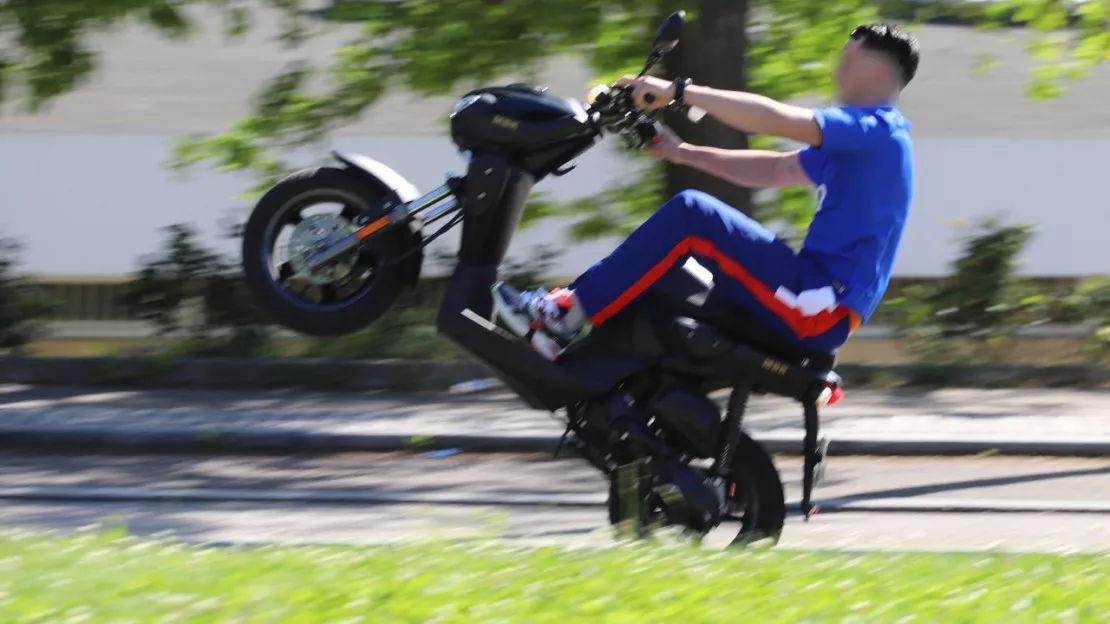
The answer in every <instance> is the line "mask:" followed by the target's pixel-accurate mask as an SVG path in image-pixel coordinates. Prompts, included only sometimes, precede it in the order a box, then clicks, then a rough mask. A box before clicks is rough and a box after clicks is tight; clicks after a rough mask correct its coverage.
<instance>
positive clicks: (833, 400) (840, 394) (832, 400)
mask: <svg viewBox="0 0 1110 624" xmlns="http://www.w3.org/2000/svg"><path fill="white" fill-rule="evenodd" d="M843 398H844V391H843V390H841V389H840V388H833V391H832V396H830V397H829V402H828V403H826V404H825V405H836V404H837V403H839V402H840V399H843Z"/></svg>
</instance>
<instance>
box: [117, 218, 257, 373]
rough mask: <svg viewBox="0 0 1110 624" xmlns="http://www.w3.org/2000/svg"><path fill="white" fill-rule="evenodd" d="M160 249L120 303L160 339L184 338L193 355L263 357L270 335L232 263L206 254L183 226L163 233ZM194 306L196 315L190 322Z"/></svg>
mask: <svg viewBox="0 0 1110 624" xmlns="http://www.w3.org/2000/svg"><path fill="white" fill-rule="evenodd" d="M164 232H165V239H164V245H163V248H162V249H161V250H160V251H159V252H158V253H156V254H153V255H151V256H149V257H147V258H145V259H144V260H143V262H142V265H141V266H140V267H139V270H138V271H136V273H135V275H134V276H133V278H132V280H131V281H130V282H129V283H128V284H127V289H126V290H125V291H124V293H123V296H122V303H123V305H125V306H126V307H127V308H128V309H129V310H130V311H131V313H132V314H133V315H134V316H135V318H138V319H140V320H144V321H148V322H150V323H151V324H152V325H154V326H155V327H156V328H157V331H158V333H159V334H160V335H163V336H174V337H179V338H184V339H185V342H184V343H183V344H182V346H181V347H180V350H181V351H183V352H186V353H190V354H192V355H209V356H220V355H233V356H247V355H259V354H262V353H265V352H266V350H267V349H268V348H269V346H270V337H271V332H270V330H269V328H268V327H267V325H266V322H265V318H264V316H263V315H262V314H260V313H259V311H258V309H257V307H256V306H255V304H254V300H253V299H252V298H251V297H250V294H249V293H248V292H247V288H246V284H245V283H244V281H243V278H242V275H241V274H240V273H239V272H238V270H237V268H236V265H235V263H232V262H230V261H229V260H227V259H225V258H223V257H221V256H220V255H219V254H218V253H216V252H214V251H212V250H209V249H206V248H205V247H204V246H203V245H201V244H200V242H199V241H198V240H197V239H198V236H197V233H196V231H195V230H194V229H193V228H192V227H190V226H189V225H185V224H174V225H170V226H167V227H166V228H165V229H164ZM190 304H193V305H194V306H195V307H196V309H197V310H198V312H199V314H198V315H196V318H193V319H189V318H187V316H186V313H187V312H188V311H189V306H190Z"/></svg>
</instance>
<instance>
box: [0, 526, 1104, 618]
mask: <svg viewBox="0 0 1110 624" xmlns="http://www.w3.org/2000/svg"><path fill="white" fill-rule="evenodd" d="M1108 573H1110V556H1101V557H1095V556H1048V555H1000V554H999V555H982V554H971V555H957V554H952V555H945V554H939V555H938V554H919V553H915V554H867V555H857V554H834V553H798V552H790V551H783V550H772V551H748V552H741V553H737V552H724V553H706V552H693V551H690V550H682V549H651V548H647V547H630V548H620V549H612V550H604V551H587V550H579V551H570V550H557V549H512V548H510V547H506V546H495V545H486V546H481V545H474V544H471V545H464V544H456V545H447V544H418V545H408V546H397V547H389V548H384V547H383V548H338V547H265V548H260V549H254V550H250V549H237V550H219V549H202V548H200V547H190V546H183V545H180V544H175V543H169V542H154V541H143V540H138V539H133V538H117V537H108V536H105V535H91V534H90V535H85V536H81V537H70V538H44V537H27V536H23V537H20V536H4V537H0V621H3V622H40V621H41V622H46V621H51V622H53V621H71V622H155V621H157V622H221V623H223V622H283V623H285V622H288V623H299V622H374V623H379V622H381V623H386V622H474V623H491V622H528V623H542V622H552V623H560V624H562V623H571V622H574V623H577V622H590V623H593V622H597V623H608V622H629V623H632V622H636V623H642V622H681V623H683V624H692V623H695V622H712V623H715V624H716V623H731V622H754V623H764V622H791V623H795V622H828V621H835V622H867V623H872V622H939V623H944V624H954V623H959V622H1007V623H1009V622H1106V621H1108V620H1110V591H1107V589H1106V587H1107V580H1108V579H1107V574H1108Z"/></svg>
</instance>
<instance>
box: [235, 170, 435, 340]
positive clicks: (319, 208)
mask: <svg viewBox="0 0 1110 624" xmlns="http://www.w3.org/2000/svg"><path fill="white" fill-rule="evenodd" d="M381 199H382V190H381V189H379V188H375V187H374V185H372V184H370V183H369V182H368V181H366V180H365V179H364V178H363V177H361V176H359V175H358V174H356V173H354V172H352V171H350V170H346V169H340V168H332V167H320V168H315V169H306V170H303V171H300V172H297V173H295V174H293V175H290V176H289V177H286V178H285V179H283V180H281V181H280V182H278V183H277V184H276V185H274V186H273V187H272V188H271V189H270V190H269V191H267V192H266V194H265V195H264V196H263V197H262V199H261V200H259V202H258V204H257V205H256V206H255V208H254V211H253V212H252V213H251V215H250V218H249V219H248V220H247V223H246V225H245V226H244V228H243V275H244V278H245V279H246V282H247V285H248V286H249V288H250V291H251V293H252V295H253V296H254V298H255V300H256V301H257V302H258V303H259V305H260V306H261V307H262V309H263V310H264V311H266V312H267V313H268V314H269V315H271V316H272V317H273V318H274V320H276V321H277V322H278V323H280V324H282V325H284V326H285V327H288V328H289V329H292V330H294V331H296V332H299V333H302V334H307V335H312V336H340V335H344V334H349V333H352V332H355V331H358V330H360V329H363V328H364V327H366V326H368V325H370V324H371V323H373V322H374V321H376V320H377V319H378V318H380V317H381V316H382V315H383V314H385V312H386V311H387V310H388V309H389V308H390V307H391V306H392V305H393V303H394V302H395V301H396V299H397V297H398V296H399V295H400V293H401V290H402V289H403V288H404V285H405V279H404V273H403V271H402V270H400V267H399V266H398V265H396V264H393V263H392V261H393V260H395V259H396V258H398V257H400V256H401V255H402V254H404V253H405V252H406V251H408V250H409V249H410V248H411V247H412V245H413V244H414V242H413V241H412V240H411V234H410V233H409V232H408V231H407V230H406V229H405V228H395V229H392V230H386V231H383V232H381V233H379V234H378V235H376V236H374V237H372V238H370V239H368V240H367V241H366V242H364V243H363V244H361V245H360V246H358V247H357V248H355V249H352V250H351V251H350V252H349V253H347V254H344V255H343V256H340V257H338V258H336V259H335V260H334V261H332V262H330V263H328V264H327V265H326V266H324V267H320V268H318V269H315V270H309V268H308V266H307V262H306V261H307V259H308V258H309V257H311V256H312V255H313V254H315V253H318V252H320V251H321V250H323V249H326V248H327V247H328V246H329V245H332V244H334V243H335V242H337V241H338V240H341V239H342V238H344V237H346V236H348V235H350V234H351V233H352V232H354V231H355V230H356V229H357V227H358V223H359V221H358V220H359V219H360V218H361V219H363V220H366V219H376V218H378V217H381V216H384V214H385V213H384V210H383V209H382V208H380V207H379V204H380V203H381V201H380V200H381Z"/></svg>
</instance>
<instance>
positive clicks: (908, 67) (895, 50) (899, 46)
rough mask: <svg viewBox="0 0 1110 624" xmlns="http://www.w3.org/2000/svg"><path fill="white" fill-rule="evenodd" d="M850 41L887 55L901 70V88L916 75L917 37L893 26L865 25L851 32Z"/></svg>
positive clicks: (899, 27)
mask: <svg viewBox="0 0 1110 624" xmlns="http://www.w3.org/2000/svg"><path fill="white" fill-rule="evenodd" d="M851 39H852V40H854V41H859V42H860V46H861V47H863V49H865V50H874V51H876V52H882V53H884V54H886V55H888V56H889V57H890V58H891V60H893V61H894V62H895V63H897V64H898V67H899V68H901V70H902V86H906V85H908V84H909V83H910V81H911V80H913V77H914V76H915V75H917V63H918V60H919V58H918V57H919V54H920V46H919V45H918V43H917V37H914V36H913V35H911V34H910V33H908V32H906V31H905V29H903V28H902V27H901V26H897V25H895V24H881V23H876V24H867V25H866V26H859V27H857V28H856V29H855V30H853V31H852V35H851Z"/></svg>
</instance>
